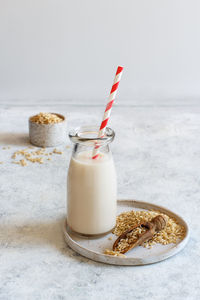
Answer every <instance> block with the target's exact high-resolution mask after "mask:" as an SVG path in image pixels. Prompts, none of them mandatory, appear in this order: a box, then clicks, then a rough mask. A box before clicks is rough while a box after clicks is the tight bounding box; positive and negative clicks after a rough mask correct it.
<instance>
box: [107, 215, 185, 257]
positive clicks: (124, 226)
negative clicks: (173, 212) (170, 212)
mask: <svg viewBox="0 0 200 300" xmlns="http://www.w3.org/2000/svg"><path fill="white" fill-rule="evenodd" d="M157 215H163V216H165V217H166V218H167V224H166V226H165V228H164V229H163V230H161V231H159V232H157V233H155V234H154V236H153V238H152V239H150V240H149V241H146V242H144V243H143V244H142V246H143V247H145V248H151V247H152V246H153V245H155V244H162V245H167V244H171V243H174V244H176V243H177V242H178V241H180V240H182V239H183V238H184V237H185V228H184V227H183V226H182V225H180V224H179V223H178V222H177V221H176V220H175V219H174V218H171V217H169V216H167V215H165V214H162V213H160V212H158V211H134V210H132V211H128V212H123V213H121V214H120V215H119V216H117V221H116V227H115V228H114V230H113V234H115V235H116V236H120V235H121V234H122V233H123V232H125V231H126V230H128V229H130V228H131V227H134V226H135V225H138V224H141V223H145V222H148V221H151V220H152V219H153V218H154V217H156V216H157ZM144 231H146V229H145V228H144V227H141V226H139V227H137V228H136V229H134V230H133V231H131V232H130V233H128V234H127V237H126V239H121V240H120V242H119V244H118V247H117V251H111V250H108V249H106V251H105V252H104V253H105V254H109V255H115V254H116V255H115V256H117V253H120V252H121V251H123V250H124V249H125V248H127V247H128V246H129V245H130V244H132V243H134V242H135V241H136V240H137V239H138V237H139V235H140V234H142V233H143V232H144ZM109 251H110V252H109ZM120 254H121V253H120Z"/></svg>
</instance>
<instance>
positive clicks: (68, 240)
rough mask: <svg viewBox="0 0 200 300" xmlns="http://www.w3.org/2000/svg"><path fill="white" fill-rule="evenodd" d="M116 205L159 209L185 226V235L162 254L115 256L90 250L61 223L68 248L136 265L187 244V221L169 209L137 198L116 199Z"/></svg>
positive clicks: (96, 258)
mask: <svg viewBox="0 0 200 300" xmlns="http://www.w3.org/2000/svg"><path fill="white" fill-rule="evenodd" d="M117 204H118V206H124V207H125V206H129V207H130V206H133V208H134V207H135V208H141V209H148V210H150V209H153V210H159V211H160V212H162V213H165V214H167V215H168V216H170V217H173V218H176V220H177V221H178V222H179V223H180V224H181V225H183V226H184V227H185V230H186V235H185V238H184V239H183V240H182V241H181V242H179V243H178V244H177V245H176V246H175V247H173V248H172V249H169V250H168V251H167V252H165V253H164V254H162V255H154V256H151V257H147V258H140V257H134V258H133V257H127V258H123V257H115V256H111V255H106V254H101V253H98V252H95V251H91V250H89V249H87V248H85V247H83V246H81V245H79V243H77V242H76V241H74V240H73V239H72V238H71V236H70V235H69V234H68V232H67V226H66V223H64V225H63V231H64V238H65V241H66V243H67V244H68V246H69V247H70V248H72V249H73V250H74V251H76V252H77V253H79V254H80V255H82V256H85V257H87V258H89V259H92V260H94V261H98V262H102V263H106V264H111V265H123V266H138V265H146V264H153V263H156V262H159V261H162V260H165V259H167V258H169V257H171V256H173V255H175V254H177V253H178V252H180V251H181V250H182V249H183V248H184V247H185V245H186V244H187V242H188V240H189V227H188V225H187V223H186V222H185V221H184V220H183V218H181V217H180V216H179V215H177V214H175V213H173V212H172V211H170V210H169V209H167V208H165V207H162V206H159V205H155V204H152V203H148V202H144V201H137V200H118V201H117Z"/></svg>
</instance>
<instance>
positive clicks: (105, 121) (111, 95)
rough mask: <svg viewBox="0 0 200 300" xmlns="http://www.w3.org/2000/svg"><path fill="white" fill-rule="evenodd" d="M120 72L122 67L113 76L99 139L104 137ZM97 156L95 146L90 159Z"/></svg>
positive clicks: (97, 149)
mask: <svg viewBox="0 0 200 300" xmlns="http://www.w3.org/2000/svg"><path fill="white" fill-rule="evenodd" d="M122 72H123V67H120V66H119V67H118V68H117V72H116V74H115V79H114V82H113V85H112V88H111V91H110V95H109V98H108V103H107V105H106V109H105V112H104V115H103V120H102V122H101V126H100V128H99V133H98V137H99V138H101V137H103V136H104V132H105V129H106V126H107V124H108V120H109V118H110V114H111V110H112V106H113V103H114V101H115V97H116V94H117V90H118V87H119V82H120V80H121V76H122ZM98 156H99V146H95V147H94V150H93V153H92V159H95V158H97V157H98Z"/></svg>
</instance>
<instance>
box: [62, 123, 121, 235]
mask: <svg viewBox="0 0 200 300" xmlns="http://www.w3.org/2000/svg"><path fill="white" fill-rule="evenodd" d="M98 129H99V128H98V127H95V126H83V127H80V128H78V129H76V130H72V131H71V132H70V133H69V138H70V140H71V141H72V142H73V143H74V147H73V153H72V157H71V161H70V165H69V170H68V178H67V223H68V226H69V227H70V228H71V229H72V230H73V231H74V232H77V233H79V234H82V235H87V236H90V235H100V234H104V233H107V232H109V231H111V230H112V229H113V228H114V226H115V222H116V205H117V183H116V173H115V166H114V162H113V158H112V154H111V151H110V147H109V145H110V143H111V142H112V141H113V139H114V136H115V133H114V131H113V130H112V129H111V128H108V127H107V128H106V130H105V135H104V137H103V138H97V136H98ZM95 145H96V146H98V147H99V148H98V149H99V152H98V157H97V158H96V159H92V153H93V149H94V146H95Z"/></svg>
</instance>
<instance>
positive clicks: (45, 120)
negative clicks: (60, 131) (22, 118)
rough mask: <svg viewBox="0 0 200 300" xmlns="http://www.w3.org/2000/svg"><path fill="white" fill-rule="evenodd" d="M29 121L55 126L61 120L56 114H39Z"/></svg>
mask: <svg viewBox="0 0 200 300" xmlns="http://www.w3.org/2000/svg"><path fill="white" fill-rule="evenodd" d="M30 121H31V122H34V123H37V124H55V123H60V122H62V121H63V118H61V117H59V115H57V114H52V113H43V112H41V113H39V114H38V115H35V116H33V117H31V118H30Z"/></svg>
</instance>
